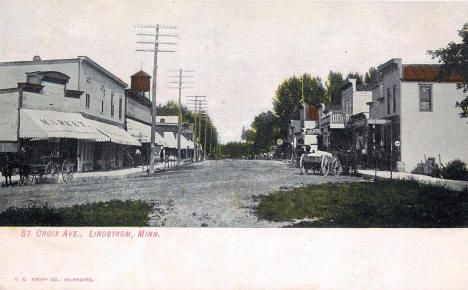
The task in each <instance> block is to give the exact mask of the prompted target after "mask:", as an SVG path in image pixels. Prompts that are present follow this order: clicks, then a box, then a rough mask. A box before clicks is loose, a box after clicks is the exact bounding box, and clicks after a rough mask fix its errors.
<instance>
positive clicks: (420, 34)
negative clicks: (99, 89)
mask: <svg viewBox="0 0 468 290" xmlns="http://www.w3.org/2000/svg"><path fill="white" fill-rule="evenodd" d="M465 22H468V2H376V3H374V2H316V1H229V2H228V1H119V0H112V1H108V0H101V1H99V0H96V1H69V0H60V1H56V0H36V1H18V0H13V1H10V0H0V61H20V60H31V59H32V57H33V56H34V55H40V56H41V58H42V59H59V58H75V57H77V56H81V55H86V56H88V57H90V58H91V59H93V60H94V61H96V62H97V63H99V64H100V65H102V66H103V67H105V68H106V69H108V70H109V71H110V72H112V73H113V74H115V75H116V76H118V77H119V78H121V79H122V80H124V81H125V82H127V83H128V84H130V76H131V75H132V74H133V73H135V72H137V71H138V70H140V69H141V68H142V69H143V70H144V71H146V72H147V73H149V74H151V75H152V71H153V56H152V53H150V52H137V51H136V48H137V47H138V48H143V47H142V45H137V44H136V41H137V40H149V39H146V38H145V39H143V38H141V37H137V36H136V33H137V32H144V31H143V30H141V29H137V28H135V26H136V25H138V24H166V25H176V26H177V29H175V30H172V29H171V30H167V31H164V32H167V33H177V35H178V38H177V39H176V42H177V45H176V46H175V47H173V46H168V45H162V46H161V49H174V48H175V49H176V51H177V52H176V53H160V54H159V56H158V62H159V63H158V75H157V80H158V90H157V103H158V104H161V103H162V104H164V103H166V102H167V101H168V100H177V96H178V91H177V89H172V88H170V87H171V86H172V84H170V83H168V82H169V81H173V80H174V79H173V78H170V77H169V76H171V75H174V71H173V70H177V69H179V68H182V69H184V70H191V71H193V73H190V74H191V75H193V76H194V78H190V79H187V80H189V81H191V82H193V83H192V84H187V86H190V88H187V89H184V90H183V91H182V95H183V96H184V98H183V102H185V101H186V100H188V98H185V96H193V95H204V96H206V100H207V103H208V105H207V111H208V113H209V115H210V117H211V118H212V120H213V123H214V125H215V126H216V127H217V129H218V131H219V133H220V141H221V142H223V143H225V142H229V141H238V140H240V135H241V132H242V127H243V126H245V127H246V128H248V127H249V126H250V124H251V123H252V121H253V119H254V117H255V116H256V115H257V114H260V113H261V112H264V111H267V110H272V109H273V106H272V102H273V97H274V95H275V91H276V89H277V88H278V86H279V85H280V84H281V82H282V81H283V80H285V79H286V78H289V77H291V76H293V75H297V76H299V75H301V74H303V73H309V74H311V75H313V76H319V77H321V78H322V80H323V81H325V80H326V77H327V75H328V72H329V71H330V70H333V71H337V72H341V73H342V74H344V75H346V74H347V73H348V72H351V71H352V72H359V73H361V74H364V73H365V72H366V71H367V70H368V69H369V67H373V66H374V67H375V66H378V65H380V64H382V63H385V62H386V61H388V60H390V59H391V58H396V57H398V58H402V60H403V63H435V62H436V61H435V60H432V59H431V57H430V56H428V55H427V53H426V51H427V50H429V49H437V48H441V47H444V46H446V45H447V43H448V42H449V41H459V38H458V35H457V30H458V29H460V28H461V27H462V25H463V24H464V23H465ZM146 32H148V31H146ZM165 40H167V41H172V39H169V38H167V39H165Z"/></svg>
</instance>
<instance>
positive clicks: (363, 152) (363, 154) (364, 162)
mask: <svg viewBox="0 0 468 290" xmlns="http://www.w3.org/2000/svg"><path fill="white" fill-rule="evenodd" d="M361 158H362V169H366V168H367V146H366V145H364V146H362V150H361Z"/></svg>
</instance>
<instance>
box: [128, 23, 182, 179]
mask: <svg viewBox="0 0 468 290" xmlns="http://www.w3.org/2000/svg"><path fill="white" fill-rule="evenodd" d="M136 28H139V29H149V30H150V31H151V30H154V33H147V32H145V33H141V32H140V33H137V35H138V36H152V37H154V41H153V40H151V41H148V40H139V41H137V43H138V44H151V45H154V48H153V49H138V48H137V49H136V51H143V52H152V53H153V56H154V60H153V85H152V91H151V154H150V173H154V155H155V153H156V144H155V138H156V133H155V131H156V89H157V76H158V53H159V52H175V50H162V49H159V45H163V44H164V45H176V44H177V43H175V42H160V41H159V38H160V37H176V38H177V34H165V33H161V29H176V28H177V27H176V26H173V25H163V24H140V25H137V26H136Z"/></svg>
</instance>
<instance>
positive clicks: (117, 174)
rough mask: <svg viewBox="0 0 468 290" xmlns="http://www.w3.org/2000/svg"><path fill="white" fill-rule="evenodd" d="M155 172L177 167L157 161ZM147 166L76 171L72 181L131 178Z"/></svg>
mask: <svg viewBox="0 0 468 290" xmlns="http://www.w3.org/2000/svg"><path fill="white" fill-rule="evenodd" d="M174 163H175V162H174ZM190 164H191V163H189V162H186V161H183V163H182V166H186V165H190ZM154 167H155V172H160V171H166V170H172V169H176V167H175V165H174V164H172V162H171V166H170V167H168V165H167V164H164V163H156V164H155V165H154ZM146 169H147V167H146V166H139V167H135V168H134V167H132V168H122V169H116V170H108V171H90V172H75V173H73V180H72V181H71V183H80V182H90V181H104V180H112V179H121V178H131V177H137V176H143V175H146V174H147V173H146ZM4 181H5V179H4V177H3V176H1V183H3V182H4ZM11 181H12V182H18V181H19V175H13V176H12V177H11ZM57 183H64V182H63V179H62V175H61V174H60V175H59V179H58V181H57Z"/></svg>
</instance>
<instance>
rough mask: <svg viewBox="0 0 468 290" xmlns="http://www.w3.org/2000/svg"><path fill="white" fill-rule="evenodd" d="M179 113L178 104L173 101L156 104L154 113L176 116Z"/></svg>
mask: <svg viewBox="0 0 468 290" xmlns="http://www.w3.org/2000/svg"><path fill="white" fill-rule="evenodd" d="M178 114H179V105H177V103H176V102H174V101H168V102H167V103H166V104H165V105H161V104H159V105H157V106H156V115H158V116H177V115H178Z"/></svg>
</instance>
